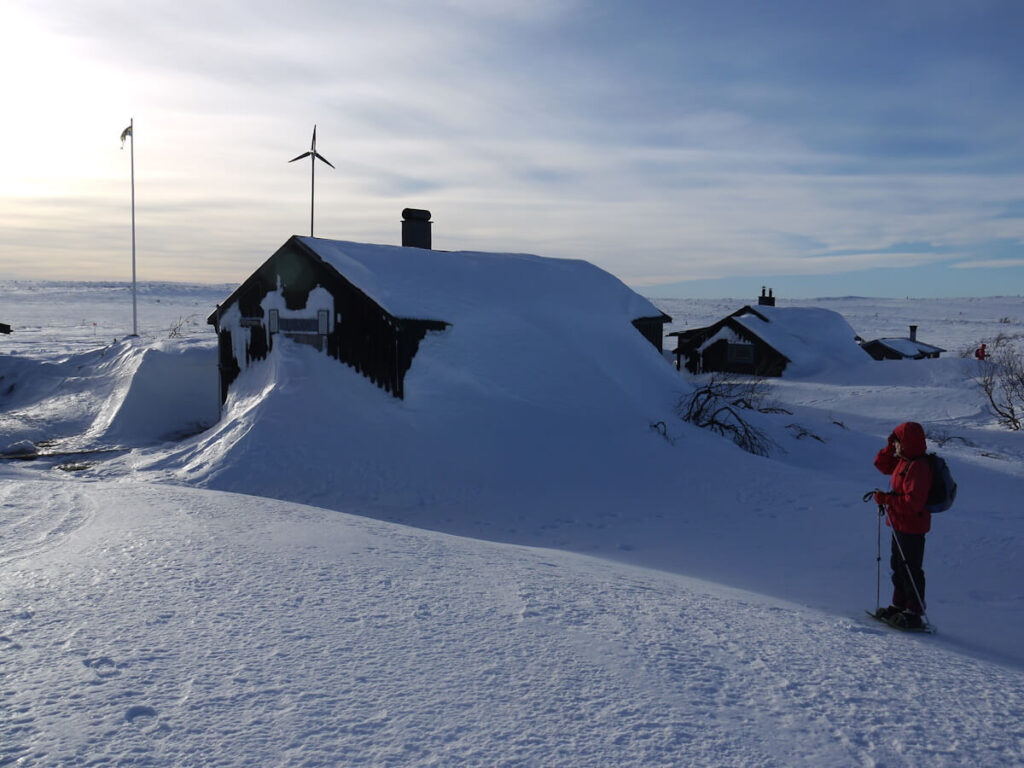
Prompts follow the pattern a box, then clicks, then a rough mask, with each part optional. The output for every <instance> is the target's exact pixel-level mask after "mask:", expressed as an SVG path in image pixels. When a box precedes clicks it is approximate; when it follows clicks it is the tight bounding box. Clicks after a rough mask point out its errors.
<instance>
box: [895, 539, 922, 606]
mask: <svg viewBox="0 0 1024 768" xmlns="http://www.w3.org/2000/svg"><path fill="white" fill-rule="evenodd" d="M897 544H898V545H897ZM900 550H902V551H903V557H905V558H906V561H905V562H906V564H904V560H903V557H900ZM923 563H924V534H923V533H897V532H896V531H893V534H892V557H890V558H889V567H890V568H892V604H893V605H895V606H896V607H897V608H903V609H905V610H910V611H913V612H914V613H924V570H923V569H922V564H923ZM908 568H909V571H910V573H907V570H908ZM911 578H913V579H914V580H913V581H911V580H910V579H911ZM915 585H916V586H917V594H918V595H920V596H921V602H920V603H919V602H918V601H917V596H916V595H915V594H914V586H915Z"/></svg>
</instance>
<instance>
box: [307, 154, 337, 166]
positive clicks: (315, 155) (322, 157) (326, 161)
mask: <svg viewBox="0 0 1024 768" xmlns="http://www.w3.org/2000/svg"><path fill="white" fill-rule="evenodd" d="M306 154H310V153H308V152H307V153H306ZM312 155H313V157H315V158H316V159H317V160H322V161H323V162H325V163H327V164H328V165H330V166H331V168H334V166H333V165H331V161H330V160H328V159H327V158H326V157H324V156H323V155H321V154H320V153H319V152H313V153H312ZM334 170H338V169H337V168H334Z"/></svg>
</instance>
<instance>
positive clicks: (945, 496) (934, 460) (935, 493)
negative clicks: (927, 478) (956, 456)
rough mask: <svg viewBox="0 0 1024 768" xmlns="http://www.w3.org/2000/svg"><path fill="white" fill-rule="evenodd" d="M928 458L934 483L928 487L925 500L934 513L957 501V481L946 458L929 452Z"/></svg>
mask: <svg viewBox="0 0 1024 768" xmlns="http://www.w3.org/2000/svg"><path fill="white" fill-rule="evenodd" d="M927 459H928V467H929V469H931V471H932V485H931V488H929V489H928V501H927V502H925V505H924V508H925V509H927V510H928V511H929V512H931V513H932V514H933V515H934V514H935V513H937V512H945V511H946V510H947V509H949V508H950V507H951V506H953V502H954V501H956V481H955V480H954V479H953V475H952V473H951V472H950V471H949V465H947V464H946V460H945V459H944V458H942V457H941V456H939V455H938V454H935V453H929V454H928V456H927Z"/></svg>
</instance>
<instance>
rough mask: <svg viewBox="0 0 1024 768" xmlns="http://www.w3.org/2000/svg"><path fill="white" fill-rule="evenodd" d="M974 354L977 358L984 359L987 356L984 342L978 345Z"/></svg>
mask: <svg viewBox="0 0 1024 768" xmlns="http://www.w3.org/2000/svg"><path fill="white" fill-rule="evenodd" d="M974 356H975V357H976V358H978V359H979V360H984V359H985V358H986V357H988V353H987V352H986V351H985V345H984V344H982V345H981V346H980V347H978V349H977V351H976V352H975V353H974Z"/></svg>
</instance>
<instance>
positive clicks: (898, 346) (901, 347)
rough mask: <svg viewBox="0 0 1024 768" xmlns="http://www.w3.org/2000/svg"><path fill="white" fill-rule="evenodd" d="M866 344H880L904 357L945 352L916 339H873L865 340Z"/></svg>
mask: <svg viewBox="0 0 1024 768" xmlns="http://www.w3.org/2000/svg"><path fill="white" fill-rule="evenodd" d="M867 343H868V344H881V345H882V346H885V347H888V348H889V349H891V350H892V351H893V352H897V353H898V354H901V355H903V356H904V357H919V356H921V355H934V354H936V353H938V352H945V351H946V350H944V349H942V348H941V347H936V346H933V345H931V344H925V343H924V342H923V341H917V340H916V339H907V338H899V339H875V340H874V341H870V342H867Z"/></svg>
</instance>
